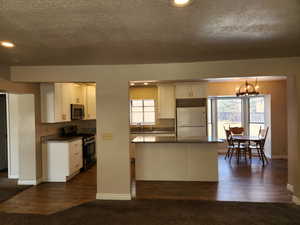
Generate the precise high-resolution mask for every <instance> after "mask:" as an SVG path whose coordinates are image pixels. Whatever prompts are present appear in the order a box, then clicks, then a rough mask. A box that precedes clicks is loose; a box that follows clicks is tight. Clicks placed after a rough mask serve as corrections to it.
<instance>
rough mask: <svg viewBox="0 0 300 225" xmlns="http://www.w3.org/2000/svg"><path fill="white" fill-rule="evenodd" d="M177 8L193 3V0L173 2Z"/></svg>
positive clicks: (176, 0)
mask: <svg viewBox="0 0 300 225" xmlns="http://www.w3.org/2000/svg"><path fill="white" fill-rule="evenodd" d="M173 1H174V5H175V6H177V7H184V6H187V5H188V4H190V3H191V0H173Z"/></svg>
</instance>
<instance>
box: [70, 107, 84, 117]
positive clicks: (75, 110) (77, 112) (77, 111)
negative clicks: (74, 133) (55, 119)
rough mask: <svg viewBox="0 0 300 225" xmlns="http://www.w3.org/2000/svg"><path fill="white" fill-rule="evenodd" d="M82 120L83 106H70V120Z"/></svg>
mask: <svg viewBox="0 0 300 225" xmlns="http://www.w3.org/2000/svg"><path fill="white" fill-rule="evenodd" d="M83 119H84V105H80V104H71V120H83Z"/></svg>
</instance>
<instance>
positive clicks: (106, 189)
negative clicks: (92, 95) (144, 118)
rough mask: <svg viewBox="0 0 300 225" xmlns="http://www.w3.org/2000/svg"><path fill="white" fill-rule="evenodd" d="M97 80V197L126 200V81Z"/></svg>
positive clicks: (127, 116) (127, 179)
mask: <svg viewBox="0 0 300 225" xmlns="http://www.w3.org/2000/svg"><path fill="white" fill-rule="evenodd" d="M102 80H105V82H97V88H96V90H97V93H96V97H97V99H96V101H97V158H98V162H97V196H96V197H97V199H105V200H130V199H131V194H130V158H129V122H128V121H129V104H128V82H127V81H126V80H121V79H116V78H114V79H112V78H111V77H110V78H109V77H108V78H107V79H102Z"/></svg>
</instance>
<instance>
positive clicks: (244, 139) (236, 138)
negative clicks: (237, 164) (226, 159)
mask: <svg viewBox="0 0 300 225" xmlns="http://www.w3.org/2000/svg"><path fill="white" fill-rule="evenodd" d="M231 138H232V141H233V142H235V143H237V144H238V148H239V147H240V146H241V143H246V144H247V146H250V144H251V142H252V143H255V145H256V146H257V147H259V146H260V144H261V142H262V141H263V138H261V137H259V136H250V135H232V136H231ZM249 158H250V160H251V158H252V152H251V150H250V151H249ZM261 159H262V163H263V165H264V164H265V159H264V157H261ZM238 160H239V159H238Z"/></svg>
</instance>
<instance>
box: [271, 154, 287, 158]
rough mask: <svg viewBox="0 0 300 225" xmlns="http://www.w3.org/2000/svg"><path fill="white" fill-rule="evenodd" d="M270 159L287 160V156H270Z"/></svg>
mask: <svg viewBox="0 0 300 225" xmlns="http://www.w3.org/2000/svg"><path fill="white" fill-rule="evenodd" d="M271 159H287V155H272V157H271Z"/></svg>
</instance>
